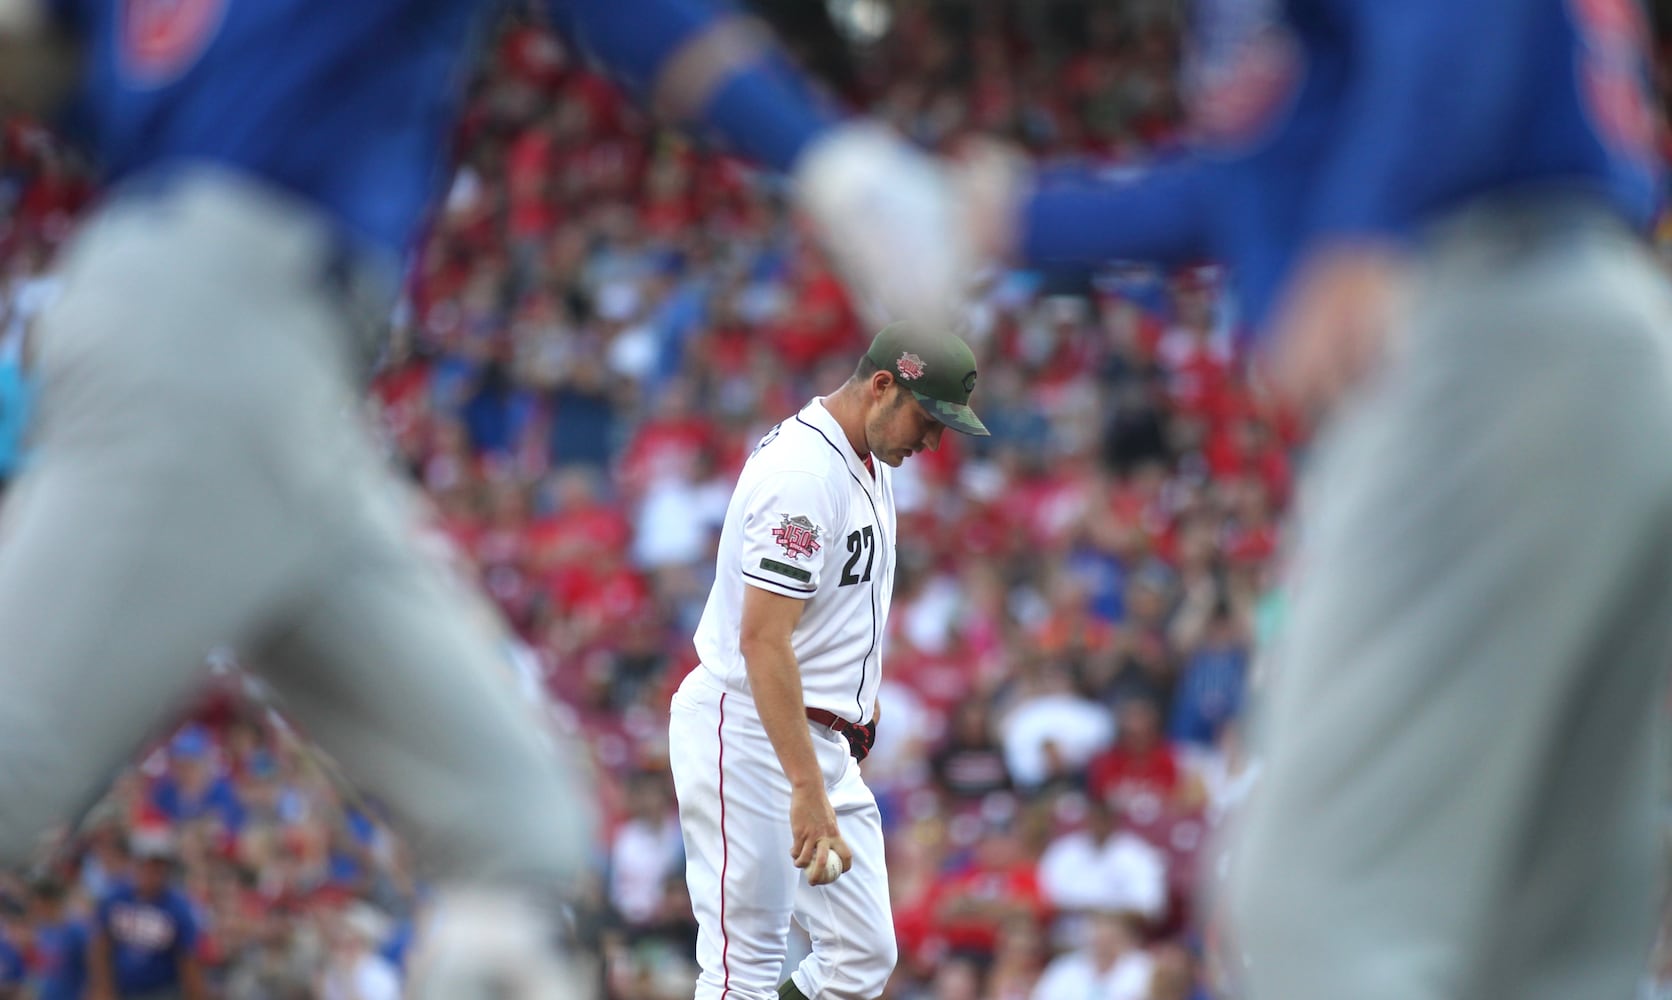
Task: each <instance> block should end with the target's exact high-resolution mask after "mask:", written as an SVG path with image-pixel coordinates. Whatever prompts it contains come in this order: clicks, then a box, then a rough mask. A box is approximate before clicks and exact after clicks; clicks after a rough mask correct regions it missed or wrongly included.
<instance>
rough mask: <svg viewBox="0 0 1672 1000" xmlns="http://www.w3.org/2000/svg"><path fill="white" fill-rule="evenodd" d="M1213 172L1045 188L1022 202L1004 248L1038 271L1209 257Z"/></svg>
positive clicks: (1167, 170) (1198, 167)
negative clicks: (1122, 262)
mask: <svg viewBox="0 0 1672 1000" xmlns="http://www.w3.org/2000/svg"><path fill="white" fill-rule="evenodd" d="M1215 172H1216V171H1215V168H1214V167H1213V165H1212V164H1209V163H1206V162H1201V161H1196V160H1180V161H1177V162H1174V163H1168V164H1162V165H1159V166H1157V167H1155V168H1153V169H1150V170H1146V171H1143V172H1141V173H1138V174H1136V175H1134V176H1132V177H1130V178H1120V179H1105V178H1089V177H1079V178H1073V179H1058V180H1047V181H1042V182H1040V183H1039V184H1038V185H1037V186H1036V187H1034V189H1033V190H1032V191H1031V192H1029V193H1027V194H1026V195H1025V196H1024V197H1023V200H1022V202H1021V205H1020V207H1019V208H1018V209H1017V215H1016V221H1015V223H1014V226H1015V233H1014V235H1013V236H1012V238H1011V239H1010V241H1009V242H1010V243H1011V247H1012V249H1013V252H1014V253H1015V254H1016V256H1018V257H1019V258H1020V259H1021V261H1022V262H1023V263H1026V264H1030V265H1034V266H1039V267H1050V266H1053V265H1054V266H1089V265H1095V264H1101V263H1106V262H1108V261H1113V260H1130V261H1145V262H1150V263H1157V264H1164V265H1176V264H1183V263H1188V262H1190V261H1191V260H1194V259H1197V258H1200V257H1204V256H1207V254H1208V253H1209V250H1210V242H1211V235H1212V234H1211V231H1210V228H1209V223H1210V219H1211V218H1212V212H1211V203H1210V199H1211V198H1212V192H1213V184H1214V174H1215Z"/></svg>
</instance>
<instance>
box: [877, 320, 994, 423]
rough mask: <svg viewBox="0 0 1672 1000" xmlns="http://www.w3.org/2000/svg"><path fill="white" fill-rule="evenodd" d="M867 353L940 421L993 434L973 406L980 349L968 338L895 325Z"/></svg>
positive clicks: (881, 334) (881, 335) (905, 324)
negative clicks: (972, 347) (972, 344)
mask: <svg viewBox="0 0 1672 1000" xmlns="http://www.w3.org/2000/svg"><path fill="white" fill-rule="evenodd" d="M865 357H866V358H868V359H869V360H870V361H871V363H872V364H874V365H876V366H877V368H879V369H880V370H882V371H885V372H892V373H893V374H894V378H895V379H896V380H898V381H899V383H900V384H901V385H903V386H905V387H906V388H907V389H910V390H911V394H912V395H913V396H916V397H917V401H918V402H919V403H922V404H923V408H924V409H926V410H928V411H929V413H930V414H931V415H932V416H933V417H934V418H935V419H936V420H939V421H940V422H941V423H943V424H945V425H946V426H948V427H950V428H952V429H953V430H955V431H959V432H961V433H964V434H974V435H976V436H978V437H986V436H987V434H988V430H987V425H986V424H983V423H982V422H981V418H980V417H978V416H976V415H975V411H974V410H972V409H970V405H969V403H970V393H972V392H974V391H975V353H974V352H972V351H971V350H970V347H969V345H968V344H966V343H964V342H963V341H962V340H960V339H958V338H957V337H955V336H953V335H952V334H950V333H931V332H928V331H925V330H920V329H918V328H916V327H914V326H912V325H911V324H909V323H891V324H889V325H888V326H885V327H883V328H882V332H880V333H878V334H877V336H876V339H875V340H872V341H871V349H870V350H868V351H866V352H865Z"/></svg>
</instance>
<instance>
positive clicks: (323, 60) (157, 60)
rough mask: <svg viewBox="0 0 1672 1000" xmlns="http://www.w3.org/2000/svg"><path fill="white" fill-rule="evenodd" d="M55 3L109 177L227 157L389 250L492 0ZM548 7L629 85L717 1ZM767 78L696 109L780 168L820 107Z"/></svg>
mask: <svg viewBox="0 0 1672 1000" xmlns="http://www.w3.org/2000/svg"><path fill="white" fill-rule="evenodd" d="M48 2H49V3H50V5H51V8H52V10H53V11H54V14H55V16H56V18H57V20H58V21H59V22H60V23H61V24H63V25H64V26H65V27H66V28H68V29H69V31H70V32H71V33H72V34H73V35H75V36H76V37H78V38H79V39H80V40H81V43H82V47H83V50H84V53H85V57H86V58H85V70H84V78H83V81H82V87H81V89H80V93H79V95H78V97H77V98H76V100H75V102H74V105H73V107H71V108H70V109H69V110H68V111H67V112H66V115H65V118H66V123H67V125H68V126H69V128H70V129H71V130H72V131H73V132H74V133H76V134H77V135H78V136H79V138H80V139H81V140H82V141H83V142H84V143H85V144H86V145H87V146H88V148H89V152H90V153H91V155H92V156H93V158H94V160H95V161H96V162H97V163H98V164H99V165H100V166H101V167H102V168H103V170H104V171H105V174H106V178H107V180H111V181H117V182H119V181H121V180H123V179H126V178H133V177H136V176H145V175H151V174H156V173H158V172H166V171H167V170H168V169H169V168H170V167H171V166H174V165H180V164H187V163H210V164H216V165H219V166H223V167H228V168H232V169H235V170H238V171H240V172H243V173H245V174H248V175H251V176H254V177H256V178H258V179H261V180H264V181H266V182H268V183H271V184H273V185H275V186H277V187H279V188H282V189H284V190H287V191H289V192H292V193H293V194H295V195H299V196H300V197H301V198H303V199H304V200H306V201H308V202H311V203H313V204H315V205H317V206H318V207H320V208H321V209H323V210H324V212H325V213H326V214H328V215H329V216H330V217H332V218H333V219H334V220H336V222H338V223H339V224H340V227H341V229H342V230H343V232H344V234H345V235H346V236H348V237H349V238H350V242H351V243H352V244H354V245H357V246H361V247H366V248H370V249H375V250H380V251H383V252H384V254H385V255H392V256H394V258H395V259H396V260H399V259H401V258H403V257H404V255H405V253H406V252H407V250H408V249H409V248H410V245H411V243H412V241H413V240H414V238H415V236H416V234H417V233H418V231H419V229H420V228H421V226H422V224H423V222H424V220H425V214H426V212H427V210H428V208H429V206H430V204H431V203H432V201H433V200H434V198H435V196H436V195H437V194H438V193H439V191H440V188H441V185H442V183H443V181H444V179H445V167H446V163H445V160H446V153H447V145H448V138H449V135H450V132H451V129H452V127H453V124H454V119H455V117H456V115H457V112H458V110H459V105H460V102H461V101H462V98H463V93H464V88H465V83H466V77H467V74H468V72H469V70H470V67H471V62H472V59H473V57H474V55H475V52H476V49H477V48H478V45H477V44H476V43H477V41H478V40H479V39H480V37H481V36H482V35H483V33H484V32H485V29H486V28H487V26H488V19H489V16H490V15H491V14H492V13H493V12H494V11H495V10H496V9H497V8H498V7H499V3H498V2H497V0H48ZM546 6H547V8H548V12H549V13H550V15H551V17H552V20H553V22H554V23H555V24H556V25H557V26H558V27H559V28H560V29H561V30H562V31H563V32H564V33H565V34H566V35H567V36H568V37H569V38H570V39H571V40H572V41H574V42H575V43H576V44H578V45H580V46H582V47H583V48H584V50H585V51H586V52H588V53H589V54H590V55H592V56H593V57H595V58H596V59H598V60H599V61H600V62H601V63H602V64H603V65H604V67H605V68H607V69H608V70H609V71H611V73H612V74H613V75H614V76H615V77H616V79H617V80H619V81H620V82H621V83H622V84H623V85H625V86H626V87H627V88H628V89H629V90H632V91H635V92H639V93H643V92H644V91H646V90H647V89H648V88H649V87H650V85H651V84H652V83H653V82H654V81H655V80H656V78H657V73H658V71H659V70H660V68H661V66H662V65H663V64H664V63H665V62H666V60H667V59H668V57H669V56H670V55H671V54H672V53H673V52H675V51H676V50H678V49H679V48H680V47H681V46H682V45H683V44H684V43H685V42H686V41H688V40H689V39H690V38H692V37H693V36H694V35H696V34H697V33H699V32H700V31H702V30H703V29H704V28H705V27H707V26H708V25H710V24H711V23H713V22H714V21H715V20H716V19H717V18H718V17H720V16H721V15H722V14H723V13H724V11H723V10H722V9H719V8H717V6H716V5H715V4H714V3H711V2H708V0H547V4H546ZM740 79H743V78H742V77H740ZM760 79H761V78H760V77H754V78H750V79H745V80H743V82H746V83H750V82H752V83H757V84H758V82H759V80H760ZM773 90H774V88H773V87H761V86H758V85H757V86H755V87H753V88H752V92H759V91H773ZM776 92H781V93H783V94H784V95H787V96H785V97H784V99H783V100H782V101H780V102H778V103H776V104H773V105H770V106H767V107H766V108H765V110H764V113H751V112H761V107H760V105H759V101H760V98H758V97H757V98H756V103H755V104H748V103H746V102H743V101H741V100H738V99H735V98H733V99H732V100H733V103H735V104H737V105H738V106H739V110H728V108H727V107H715V106H711V107H710V108H708V109H703V110H704V112H705V114H711V115H713V116H715V117H714V119H713V120H710V121H709V124H711V125H713V126H715V127H716V128H717V129H718V130H719V131H720V132H721V133H723V134H724V135H725V137H726V138H728V139H731V140H733V141H734V142H738V143H739V144H740V145H742V146H743V147H744V148H745V149H746V150H752V151H755V152H756V153H757V155H758V156H759V158H762V159H765V160H767V161H768V162H769V165H772V166H778V167H782V166H784V165H785V164H784V162H772V161H773V160H779V161H785V160H787V159H788V158H789V157H790V156H791V155H793V153H794V152H795V151H796V150H797V149H799V147H800V145H802V144H804V142H805V141H806V139H807V137H808V135H809V134H810V133H811V131H812V130H813V129H814V128H816V127H818V126H820V125H822V123H823V119H822V118H820V117H819V116H818V115H817V114H816V113H815V112H814V110H813V108H812V106H811V104H810V103H808V102H803V101H802V100H801V98H800V96H799V95H798V94H796V93H794V92H793V91H792V90H790V89H788V88H780V91H776ZM725 99H727V95H725V94H724V93H722V94H721V95H720V97H719V98H717V101H724V100H725ZM775 112H781V117H782V119H783V122H781V123H779V127H778V128H773V127H772V126H773V121H772V119H773V117H774V113H775ZM733 119H735V124H733V123H732V122H733ZM739 133H758V135H756V136H751V135H748V134H739ZM751 138H755V139H757V141H756V142H755V143H753V144H752V145H751V144H750V143H749V142H748V140H749V139H751ZM765 140H778V141H776V142H775V143H773V144H768V145H764V146H763V145H762V142H763V141H765Z"/></svg>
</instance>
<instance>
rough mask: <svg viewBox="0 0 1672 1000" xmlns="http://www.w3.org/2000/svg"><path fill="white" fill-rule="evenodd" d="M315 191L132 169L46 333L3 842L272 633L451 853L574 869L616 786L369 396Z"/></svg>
mask: <svg viewBox="0 0 1672 1000" xmlns="http://www.w3.org/2000/svg"><path fill="white" fill-rule="evenodd" d="M331 248H332V242H331V237H330V235H329V233H328V231H327V227H326V225H325V224H324V223H323V222H322V221H320V220H319V219H318V218H317V217H316V216H314V215H313V214H312V213H311V212H310V211H308V210H307V209H304V208H300V207H299V206H296V205H293V204H291V203H290V202H289V201H288V200H287V199H286V198H285V197H284V196H281V195H278V194H275V193H272V192H270V191H268V190H267V189H265V188H263V187H260V186H258V185H256V184H254V183H252V182H248V181H245V180H241V179H238V178H237V177H235V176H233V175H228V174H221V173H214V172H209V171H204V172H201V173H197V174H193V175H190V176H184V177H178V178H175V179H174V180H173V181H171V182H170V183H168V184H167V185H166V186H164V187H163V188H162V189H160V190H158V191H154V192H148V193H145V194H130V195H127V196H118V197H116V198H115V199H114V201H113V202H112V203H111V204H109V205H108V206H107V207H105V208H103V209H102V210H100V211H99V212H97V213H96V214H95V215H94V216H93V217H92V218H91V219H90V220H89V221H88V222H87V223H86V225H85V228H84V230H83V231H82V232H81V233H80V234H79V236H78V237H77V238H76V240H75V242H74V245H73V247H72V248H71V250H70V251H69V253H68V257H67V259H66V260H65V261H64V263H63V269H64V279H65V284H64V292H63V297H62V299H61V301H60V302H59V303H58V304H57V305H56V307H55V308H53V309H51V310H50V311H49V312H48V313H47V314H46V315H44V316H43V318H42V322H41V325H40V328H39V330H38V331H37V332H38V342H39V365H38V375H39V379H40V397H39V399H40V410H39V412H38V414H37V423H36V425H35V431H34V440H33V452H32V459H31V462H30V464H29V465H28V467H27V469H26V471H25V473H24V475H23V476H22V477H21V479H20V481H19V482H18V484H17V487H16V492H15V494H13V495H12V496H10V497H9V498H8V499H7V501H6V505H5V508H4V512H3V514H0V862H9V863H17V862H21V861H23V860H24V859H26V858H27V857H29V856H30V854H31V852H32V851H33V850H34V849H35V848H36V846H37V843H38V841H39V839H40V837H41V835H42V834H43V833H44V832H45V831H47V830H49V829H50V828H52V827H53V826H55V825H56V824H59V823H62V822H65V821H69V820H73V819H75V818H76V816H77V815H78V813H79V812H80V811H81V810H83V809H84V808H85V807H87V806H88V805H89V804H91V802H92V801H93V800H94V799H95V798H96V797H97V796H98V795H99V794H100V793H101V792H102V791H103V789H104V787H105V785H106V783H107V781H108V780H109V779H110V778H111V777H112V775H113V774H114V773H115V772H116V770H117V769H118V768H119V767H120V766H121V765H123V764H124V763H125V762H126V761H127V760H128V759H129V758H130V757H131V755H132V754H133V753H134V752H135V750H136V749H137V748H138V747H140V746H141V744H142V743H143V742H144V741H145V740H146V739H147V738H149V737H153V736H156V735H158V733H159V727H161V726H164V725H166V724H169V723H170V722H171V721H172V717H173V715H174V713H176V712H177V711H179V710H180V708H181V707H182V705H183V703H184V702H185V701H186V700H187V699H188V698H189V697H190V696H191V695H192V693H193V691H194V688H195V687H196V686H197V685H198V684H199V682H200V681H201V679H202V677H203V676H204V670H205V668H204V655H205V653H206V652H207V651H208V650H209V649H210V648H211V647H212V646H215V645H217V644H221V643H230V644H233V645H234V646H237V647H240V648H242V649H244V650H246V651H248V652H249V654H250V657H251V659H252V660H253V661H254V662H255V663H257V664H258V665H259V666H260V669H261V672H262V674H263V676H264V678H265V680H266V681H268V682H269V684H270V685H271V687H272V688H273V689H274V690H275V691H276V692H277V694H278V696H279V698H280V703H281V707H282V708H284V709H286V710H287V711H288V712H289V713H290V715H291V716H292V717H293V718H294V719H295V720H296V721H297V723H298V724H299V726H300V728H301V729H302V730H303V731H304V733H305V734H306V735H307V736H309V737H311V738H312V739H313V740H315V741H316V742H317V743H318V744H320V745H321V746H322V747H323V748H324V749H325V750H327V751H328V752H329V753H331V754H332V755H333V756H334V757H336V758H337V760H338V761H339V762H340V763H341V765H342V766H343V767H344V770H345V771H346V772H347V774H348V776H349V777H350V778H351V779H352V780H354V781H355V782H356V783H358V784H359V785H360V786H361V788H362V789H364V790H366V791H369V792H371V793H373V794H375V795H376V796H377V797H378V798H379V799H380V800H382V801H383V802H384V803H385V804H387V805H388V806H389V807H390V808H391V810H392V811H393V812H394V814H395V816H396V818H397V821H399V822H400V823H401V825H402V827H403V833H405V834H407V835H408V836H409V837H410V838H411V840H412V842H413V844H414V845H415V848H416V850H417V852H418V855H419V857H420V858H421V859H422V860H423V861H425V862H427V864H428V868H429V870H430V871H432V872H434V873H437V874H452V875H459V876H481V877H505V878H509V877H530V878H542V879H554V880H563V879H567V878H569V877H571V876H573V875H574V873H575V872H576V870H577V869H578V867H579V865H580V864H581V861H582V859H583V857H584V855H585V852H586V850H587V846H588V842H587V837H588V834H589V832H590V819H589V815H590V807H591V796H590V791H589V788H588V787H587V785H586V783H585V782H583V780H582V778H581V774H582V771H581V769H580V765H579V764H578V763H577V762H578V760H579V755H575V756H574V757H572V758H571V759H569V760H565V759H563V758H562V757H561V756H560V748H559V747H558V745H557V744H556V743H555V742H554V740H553V739H552V737H551V734H550V733H549V731H548V728H547V726H546V725H545V724H544V722H543V720H542V717H541V715H540V714H539V712H538V710H537V709H536V708H535V707H534V706H533V705H531V704H530V703H529V702H528V701H527V700H526V699H525V698H524V697H522V696H521V695H520V694H519V692H518V690H517V687H516V684H515V683H514V681H513V679H512V674H511V671H510V669H509V668H508V666H507V665H506V662H505V658H504V656H503V655H502V653H503V645H502V641H503V638H504V637H503V634H502V632H501V631H500V626H499V625H498V624H496V620H495V618H494V617H493V615H492V614H491V613H490V612H489V611H488V610H487V609H486V605H485V603H484V602H482V601H480V599H479V598H478V597H477V596H475V595H474V593H473V592H472V591H471V590H470V589H469V588H468V587H466V586H464V585H462V584H461V583H460V582H458V581H456V580H455V579H453V577H452V575H451V573H450V571H449V570H448V569H447V567H446V566H445V563H444V561H443V560H442V559H441V558H439V557H438V556H435V555H433V554H424V553H422V552H421V551H420V548H419V544H418V543H419V518H418V510H417V504H416V494H415V493H414V491H412V490H411V489H409V488H408V487H407V486H405V485H404V484H402V483H401V482H400V481H399V480H398V479H397V478H396V477H395V476H394V475H393V474H392V473H391V471H390V469H389V468H388V467H387V464H386V462H385V460H384V459H383V457H382V456H381V455H380V454H379V453H378V451H377V449H376V447H375V446H374V443H373V441H372V439H371V437H370V434H369V432H368V430H367V428H366V427H365V426H364V425H363V421H362V417H361V414H362V407H361V396H360V386H359V385H358V384H357V383H358V381H359V376H358V373H357V368H358V365H357V362H356V360H355V359H356V354H357V348H358V347H359V344H360V343H363V333H362V330H363V329H365V324H363V323H362V322H361V321H360V319H359V315H360V311H359V310H357V309H356V308H355V307H354V306H353V305H352V301H353V297H352V296H350V295H349V294H348V293H347V291H346V288H347V287H348V285H349V284H351V283H346V282H340V281H333V280H332V279H331V277H330V274H331V268H330V267H329V265H330V263H331V261H332V260H333V259H334V255H333V254H332V250H331Z"/></svg>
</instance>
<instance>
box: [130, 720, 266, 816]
mask: <svg viewBox="0 0 1672 1000" xmlns="http://www.w3.org/2000/svg"><path fill="white" fill-rule="evenodd" d="M151 803H152V804H153V805H155V806H156V807H157V810H158V811H159V812H161V813H162V814H163V815H164V816H167V817H168V818H169V819H170V820H171V821H173V822H175V823H184V822H188V821H190V820H195V819H201V818H202V817H204V816H209V815H213V816H215V817H217V818H219V819H220V821H221V824H222V825H223V826H224V827H225V828H226V830H228V831H229V832H233V833H236V832H237V831H238V830H239V828H240V827H241V826H242V825H243V821H244V807H243V804H242V803H241V802H240V801H239V799H238V792H237V789H235V788H234V787H233V785H232V782H231V781H230V780H228V778H227V776H226V775H224V774H222V773H220V770H219V768H218V766H217V764H216V761H215V745H214V741H213V740H212V739H211V738H210V736H209V732H208V730H206V729H204V728H203V727H202V726H200V725H196V724H193V725H190V726H187V727H186V728H184V729H182V730H180V732H179V733H178V734H176V735H175V737H174V739H173V740H172V741H171V742H170V743H169V747H168V773H167V774H165V775H163V776H162V777H161V778H160V779H158V781H157V783H156V785H155V786H154V787H153V788H152V791H151Z"/></svg>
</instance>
